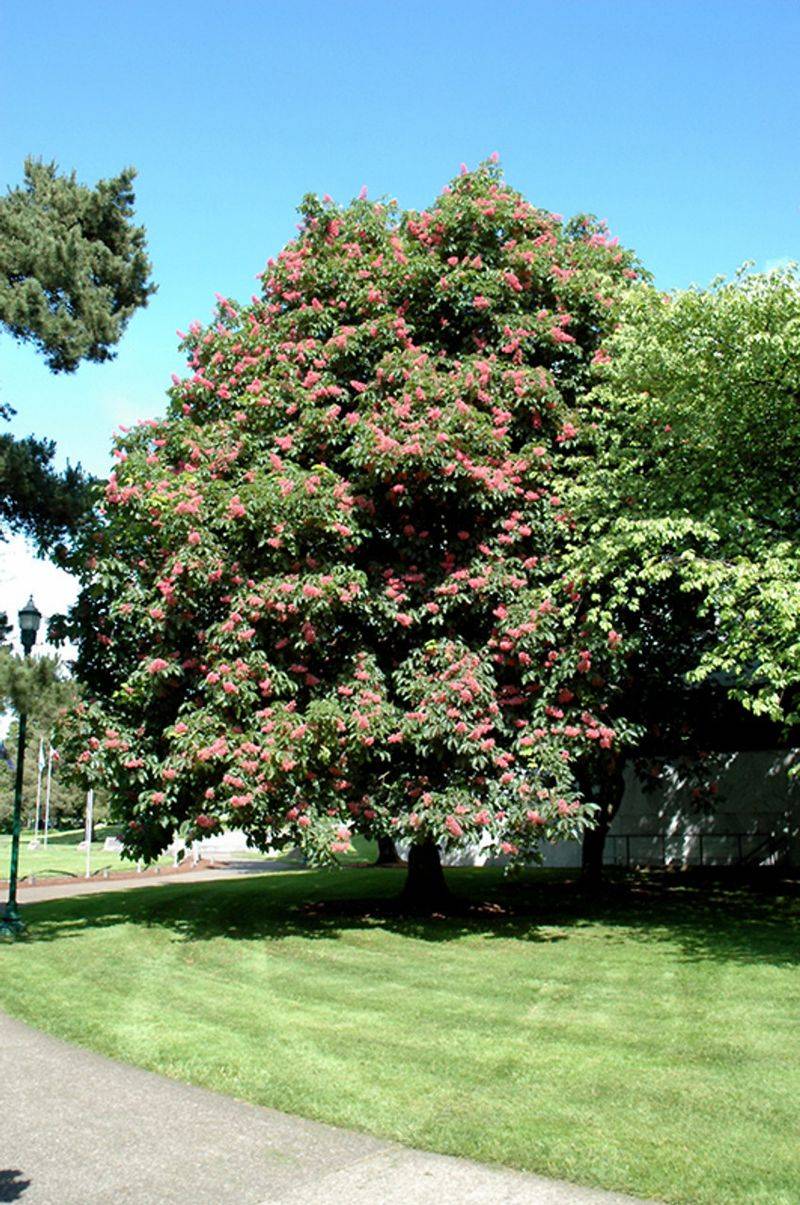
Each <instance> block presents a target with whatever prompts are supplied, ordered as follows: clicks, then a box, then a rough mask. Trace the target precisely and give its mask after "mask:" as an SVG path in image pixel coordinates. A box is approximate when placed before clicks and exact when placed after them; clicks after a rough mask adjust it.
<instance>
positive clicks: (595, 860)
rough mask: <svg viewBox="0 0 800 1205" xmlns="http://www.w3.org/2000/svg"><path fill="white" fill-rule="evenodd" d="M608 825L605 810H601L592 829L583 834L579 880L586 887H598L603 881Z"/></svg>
mask: <svg viewBox="0 0 800 1205" xmlns="http://www.w3.org/2000/svg"><path fill="white" fill-rule="evenodd" d="M608 824H609V822H608V819H607V817H606V814H605V808H602V810H601V811H600V812H599V813H598V817H597V823H596V824H595V826H594V828H587V829H586V831H585V832H584V834H583V850H582V853H581V879H582V880H583V882H584V883H585V884H586V885H587V887H598V886H599V885H600V884H601V883H602V881H603V857H604V854H605V849H606V837H607V836H608Z"/></svg>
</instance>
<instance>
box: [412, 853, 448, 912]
mask: <svg viewBox="0 0 800 1205" xmlns="http://www.w3.org/2000/svg"><path fill="white" fill-rule="evenodd" d="M400 902H401V904H402V905H403V907H406V908H409V909H410V910H411V911H413V912H439V911H442V910H444V909H446V908H447V907H448V905H449V904H450V891H449V889H448V886H447V883H446V882H445V877H444V871H443V870H442V863H441V859H440V857H439V847H438V845H436V844H435V842H434V841H433V840H432V839H431V838H430V837H429V838H428V839H427V840H426V841H423V842H420V843H419V844H416V845H412V846H411V848H410V850H409V851H408V874H407V875H406V881H405V884H404V886H403V890H402V892H401V895H400Z"/></svg>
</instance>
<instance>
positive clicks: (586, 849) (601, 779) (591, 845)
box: [581, 754, 625, 887]
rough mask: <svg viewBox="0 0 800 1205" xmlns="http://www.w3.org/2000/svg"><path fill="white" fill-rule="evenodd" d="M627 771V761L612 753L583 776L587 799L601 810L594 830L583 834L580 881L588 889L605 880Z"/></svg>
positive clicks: (588, 769) (582, 786)
mask: <svg viewBox="0 0 800 1205" xmlns="http://www.w3.org/2000/svg"><path fill="white" fill-rule="evenodd" d="M624 771H625V761H624V759H623V758H620V757H617V756H615V755H614V754H612V755H611V756H609V757H608V758H605V759H604V760H603V761H602V762H601V763H599V764H595V765H594V766H592V767H591V768H588V767H587V770H586V771H584V773H583V775H581V778H582V782H581V790H582V791H583V794H584V796H585V797H586V798H587V799H588V800H589V801H590V802H592V803H596V804H598V805H599V807H600V811H599V812H598V813H597V819H596V821H595V823H594V825H593V827H592V828H587V830H586V832H585V833H584V834H583V851H582V859H581V878H582V879H583V882H584V883H585V884H586V885H587V886H588V887H598V886H599V885H600V884H601V883H602V881H603V866H604V862H603V857H604V854H605V848H606V837H607V836H608V830H609V828H610V827H611V822H612V820H613V819H614V817H615V816H616V814H617V812H618V811H619V809H620V805H621V803H622V797H623V795H624V794H625V774H624Z"/></svg>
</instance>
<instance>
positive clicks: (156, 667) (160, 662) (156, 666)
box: [147, 657, 169, 674]
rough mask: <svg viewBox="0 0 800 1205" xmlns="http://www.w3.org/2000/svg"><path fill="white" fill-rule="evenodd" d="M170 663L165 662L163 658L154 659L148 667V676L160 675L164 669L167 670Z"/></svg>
mask: <svg viewBox="0 0 800 1205" xmlns="http://www.w3.org/2000/svg"><path fill="white" fill-rule="evenodd" d="M168 666H169V661H165V660H164V658H163V657H154V658H153V660H152V661H151V662H150V664H149V665H148V667H147V672H148V674H160V673H161V671H162V670H163V669H167V667H168Z"/></svg>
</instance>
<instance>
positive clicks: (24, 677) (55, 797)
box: [0, 648, 106, 829]
mask: <svg viewBox="0 0 800 1205" xmlns="http://www.w3.org/2000/svg"><path fill="white" fill-rule="evenodd" d="M78 697H79V692H78V687H77V684H76V683H75V682H74V681H72V680H71V679H69V678H65V677H63V676H62V672H61V667H60V665H59V663H58V661H57V659H56V658H54V657H46V656H45V657H32V658H24V657H17V656H14V655H13V654H12V653H11V652H10V651H9V650H8V649H5V648H3V649H0V699H1V700H2V706H3V708H4V709H6V710H8V709H9V708H13V710H14V711H15V712H17V713H18V714H19V712H22V711H24V712H26V714H27V716H28V726H27V739H26V755H25V763H24V777H23V808H24V813H25V816H26V817H27V818H32V817H33V814H34V810H35V806H36V784H37V778H38V753H39V740H40V738H42V739H43V740H44V744H45V749H46V748H47V743H48V740H49V739H50V735H51V733H52V732H53V731H54V729H55V725H56V721H57V717H58V716H59V714H60V713H61V712H62V711H64V710H65V709H70V708H73V707H74V706H75V705H76V703H77V701H78ZM17 735H18V725H17V721H16V720H14V721H13V722H12V724H11V726H10V728H9V731H8V734H7V736H6V738H5V747H6V752H7V754H8V758H9V761H8V762H6V763H5V764H2V763H0V829H2V828H3V827H5V826H6V825H7V824H8V823H9V821H10V817H11V815H12V813H13V802H14V773H13V770H12V765H16V760H17ZM45 756H46V754H45ZM42 801H44V794H43V795H42ZM84 804H85V792H84V789H83V785H82V784H81V783H80V782H78V781H77V780H76V778H75V775H74V773H72V772H71V770H70V767H68V766H64V764H63V762H62V760H61V758H60V757H56V758H55V759H54V762H53V770H52V775H51V814H52V816H53V820H54V822H55V823H60V822H61V821H62V820H76V819H79V818H80V817H81V816H82V815H83V810H84ZM43 806H44V804H43ZM105 806H106V800H105V799H103V800H101V799H100V798H99V797H98V815H100V814H101V813H102V809H103V807H105Z"/></svg>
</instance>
